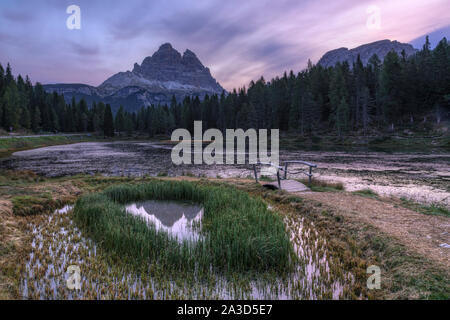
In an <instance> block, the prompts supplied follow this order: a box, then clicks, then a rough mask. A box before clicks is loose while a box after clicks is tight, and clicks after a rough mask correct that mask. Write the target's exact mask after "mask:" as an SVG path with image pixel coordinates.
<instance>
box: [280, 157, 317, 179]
mask: <svg viewBox="0 0 450 320" xmlns="http://www.w3.org/2000/svg"><path fill="white" fill-rule="evenodd" d="M291 163H299V164H304V165H306V166H308V167H309V171H308V172H306V171H301V172H300V173H303V174H305V175H307V176H308V182H309V184H310V185H311V179H312V176H313V174H312V169H313V168H317V165H316V164H314V163H310V162H307V161H301V160H292V161H285V162H284V179H287V173H288V166H289V165H290V164H291Z"/></svg>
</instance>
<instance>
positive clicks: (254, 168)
mask: <svg viewBox="0 0 450 320" xmlns="http://www.w3.org/2000/svg"><path fill="white" fill-rule="evenodd" d="M253 172H254V173H255V180H256V183H258V174H257V173H256V164H253Z"/></svg>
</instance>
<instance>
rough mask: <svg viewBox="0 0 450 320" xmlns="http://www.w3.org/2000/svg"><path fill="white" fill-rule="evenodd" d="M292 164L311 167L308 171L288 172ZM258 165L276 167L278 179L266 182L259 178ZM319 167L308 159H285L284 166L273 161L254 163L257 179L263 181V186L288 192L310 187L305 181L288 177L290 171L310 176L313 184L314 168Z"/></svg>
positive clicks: (309, 179) (304, 189) (305, 189)
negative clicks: (307, 160)
mask: <svg viewBox="0 0 450 320" xmlns="http://www.w3.org/2000/svg"><path fill="white" fill-rule="evenodd" d="M291 164H301V165H305V166H307V167H309V170H308V171H296V172H288V169H289V165H291ZM258 166H269V167H271V168H274V169H275V170H276V176H277V180H276V181H275V182H266V181H261V179H258V170H257V167H258ZM313 168H317V165H315V164H313V163H309V162H306V161H300V160H297V161H285V162H284V164H283V166H278V165H275V164H273V163H269V162H258V163H256V164H253V173H254V175H255V180H256V182H257V183H258V182H259V183H261V184H262V185H263V186H266V187H269V188H273V189H280V190H284V191H287V192H302V191H308V190H309V188H308V187H307V186H305V185H304V184H303V183H301V182H299V181H297V180H291V179H288V173H302V174H305V175H306V176H308V182H309V185H311V179H312V176H313V174H312V169H313Z"/></svg>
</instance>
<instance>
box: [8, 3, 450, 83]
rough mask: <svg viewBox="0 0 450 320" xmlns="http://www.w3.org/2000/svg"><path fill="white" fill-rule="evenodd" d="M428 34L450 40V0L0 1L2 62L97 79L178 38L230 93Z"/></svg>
mask: <svg viewBox="0 0 450 320" xmlns="http://www.w3.org/2000/svg"><path fill="white" fill-rule="evenodd" d="M73 4H75V5H78V6H79V7H80V8H81V29H80V30H69V29H68V28H67V27H66V20H67V18H68V17H69V14H67V13H66V9H67V7H68V6H69V5H73ZM374 6H375V11H374V9H373V8H374ZM369 8H372V10H371V9H369ZM376 12H379V13H380V14H379V17H380V20H379V21H380V23H379V28H374V26H375V25H376V24H374V23H373V21H377V20H373V19H374V17H375V16H376ZM374 13H375V15H374ZM368 20H369V27H368ZM425 34H431V35H432V37H431V38H432V40H434V41H436V40H435V39H440V38H442V37H443V36H447V38H450V1H449V0H426V1H424V0H381V1H377V0H372V1H366V0H346V1H342V0H324V1H322V0H271V1H266V0H244V1H242V0H240V1H235V0H226V1H224V0H190V1H183V0H168V1H163V0H126V1H115V0H108V1H105V0H104V1H100V0H89V1H87V0H68V1H66V0H40V1H35V0H1V2H0V63H2V65H5V64H6V63H7V62H10V63H11V65H12V67H13V71H14V73H15V74H18V73H20V74H22V75H25V74H28V75H29V76H30V77H31V79H32V81H33V82H35V81H39V82H42V83H87V84H91V85H95V86H97V85H99V84H101V83H102V82H103V81H104V80H105V79H106V78H107V77H109V76H111V75H113V74H114V73H116V72H118V71H126V70H130V69H132V68H133V64H134V62H138V63H139V64H140V63H141V62H142V60H143V59H144V58H145V57H146V56H149V55H152V54H153V52H154V51H156V50H157V49H158V47H159V46H160V45H161V44H162V43H165V42H170V43H171V44H172V45H173V47H174V48H175V49H177V50H178V51H180V52H181V53H182V52H183V51H184V50H185V49H186V48H189V49H190V50H192V51H194V52H195V53H196V54H197V56H198V57H199V58H200V60H201V61H202V62H203V64H204V65H205V66H208V67H209V68H210V69H211V72H212V74H213V76H214V77H215V78H216V79H217V80H218V81H219V82H220V83H221V84H222V86H223V87H225V88H226V89H228V90H230V89H232V88H234V87H238V86H243V85H247V84H248V83H249V81H250V80H252V79H257V78H259V77H260V76H261V75H263V76H264V77H265V78H266V79H270V78H272V77H274V76H276V75H280V74H282V73H283V72H284V71H285V70H291V69H292V70H294V71H296V72H297V71H300V70H302V69H304V68H305V67H306V63H307V61H308V59H311V60H312V61H313V63H315V62H317V61H318V59H319V58H320V57H321V56H322V54H323V53H325V52H326V51H328V50H331V49H336V48H339V47H348V48H353V47H355V46H358V45H361V44H364V43H368V42H372V41H376V40H381V39H391V40H398V41H401V42H410V43H413V44H414V45H415V46H420V45H421V44H422V42H423V36H424V35H425Z"/></svg>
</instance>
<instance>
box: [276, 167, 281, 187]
mask: <svg viewBox="0 0 450 320" xmlns="http://www.w3.org/2000/svg"><path fill="white" fill-rule="evenodd" d="M277 179H278V189H280V190H281V181H280V170H279V169H277Z"/></svg>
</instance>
